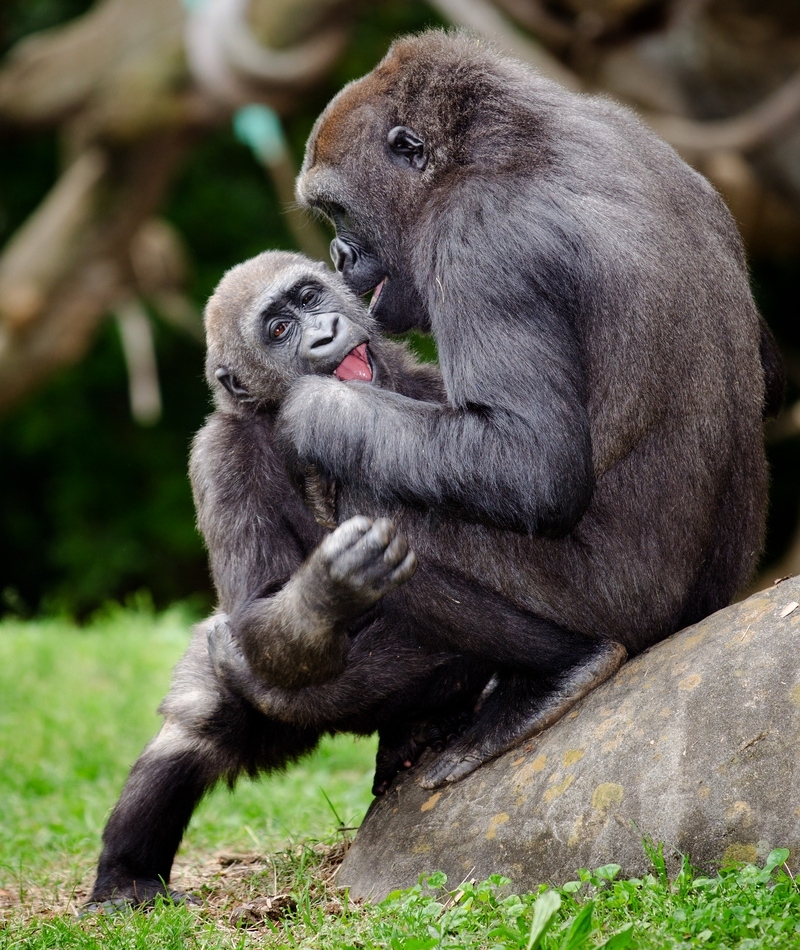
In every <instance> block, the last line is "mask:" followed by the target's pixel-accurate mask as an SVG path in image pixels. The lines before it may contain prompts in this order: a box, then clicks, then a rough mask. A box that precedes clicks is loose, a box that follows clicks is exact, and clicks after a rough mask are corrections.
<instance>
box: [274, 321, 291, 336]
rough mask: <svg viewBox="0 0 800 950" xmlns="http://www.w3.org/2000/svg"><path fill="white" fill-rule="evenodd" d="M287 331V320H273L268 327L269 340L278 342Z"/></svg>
mask: <svg viewBox="0 0 800 950" xmlns="http://www.w3.org/2000/svg"><path fill="white" fill-rule="evenodd" d="M288 329H289V321H288V320H275V321H274V322H273V323H270V325H269V338H270V339H271V340H279V339H280V338H281V337H282V336H284V334H285V333H286V331H287V330H288Z"/></svg>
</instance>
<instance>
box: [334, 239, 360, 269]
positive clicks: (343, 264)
mask: <svg viewBox="0 0 800 950" xmlns="http://www.w3.org/2000/svg"><path fill="white" fill-rule="evenodd" d="M331 260H332V261H333V265H334V267H335V268H336V270H338V271H339V273H340V274H345V275H346V274H347V273H348V272H349V271H351V270H352V269H353V267H354V266H355V263H356V252H355V251H354V250H353V248H352V247H351V246H350V245H349V244H348V243H347V241H343V240H342V239H341V238H340V237H335V238H334V239H333V240H332V241H331Z"/></svg>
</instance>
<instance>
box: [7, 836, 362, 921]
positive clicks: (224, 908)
mask: <svg viewBox="0 0 800 950" xmlns="http://www.w3.org/2000/svg"><path fill="white" fill-rule="evenodd" d="M349 847H350V841H349V839H348V840H341V841H338V842H336V843H335V844H326V843H322V842H318V843H315V844H301V845H297V846H296V847H293V848H289V849H287V850H285V851H281V852H278V853H276V854H263V853H259V852H244V853H231V852H218V853H214V854H203V853H198V852H195V853H192V854H187V855H184V856H181V857H179V858H178V859H177V860H176V862H175V866H174V868H173V873H172V880H171V886H172V887H174V888H176V889H178V890H180V891H183V892H184V893H186V894H189V895H191V896H192V898H194V899H195V900H196V901H197V903H198V906H199V907H200V908H201V909H202V910H203V911H204V912H205V913H207V914H209V915H210V916H212V917H216V918H218V919H220V920H223V921H226V922H228V923H229V924H231V925H233V926H239V927H241V926H244V927H248V928H249V927H259V926H260V925H261V924H263V923H264V922H266V921H278V920H280V919H281V918H283V917H284V916H286V915H287V914H291V913H292V911H293V910H294V909H295V907H296V906H297V895H298V894H299V893H303V894H308V896H309V897H311V898H312V899H313V900H314V901H315V902H317V901H320V902H324V903H325V907H326V912H328V913H332V914H335V913H338V912H340V911H341V909H342V904H341V902H340V900H339V896H338V892H337V889H336V887H335V885H334V877H335V875H336V871H337V869H338V867H339V865H340V864H341V862H342V859H343V858H344V855H345V853H346V851H347V849H348V848H349ZM93 875H94V870H93V869H92V871H91V872H89V873H88V874H86V875H85V880H84V879H81V880H78V881H77V882H76V872H75V869H74V867H73V868H71V869H69V870H67V869H65V871H64V874H63V875H58V873H57V871H53V872H51V875H50V878H51V880H50V881H49V882H48V883H45V884H35V885H33V884H32V885H25V886H21V887H19V888H0V920H8V919H10V918H12V917H13V918H15V919H17V920H20V919H21V920H25V919H30V918H32V917H45V918H47V917H58V916H62V915H64V914H79V913H80V911H81V908H82V906H83V905H84V903H85V902H86V901H87V900H88V898H89V893H90V891H91V885H92V880H93ZM59 877H60V881H59V880H58V878H59ZM63 882H67V883H66V884H65V883H63Z"/></svg>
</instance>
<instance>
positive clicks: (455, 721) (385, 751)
mask: <svg viewBox="0 0 800 950" xmlns="http://www.w3.org/2000/svg"><path fill="white" fill-rule="evenodd" d="M471 718H472V714H471V712H470V711H469V710H463V711H459V712H457V713H454V714H453V715H451V716H447V717H444V718H441V719H436V720H422V721H419V722H413V723H405V724H404V725H403V726H400V727H398V728H396V729H392V730H386V729H384V730H381V732H380V741H379V743H378V754H377V756H376V760H375V777H374V779H373V782H372V794H373V795H383V794H385V793H386V792H387V791H388V789H389V786H390V785H391V784H392V782H393V781H394V779H395V778H396V776H397V775H398V774H399V773H400V772H402V771H404V770H406V769H410V768H411V767H412V766H413V765H415V764H416V763H417V761H418V760H419V758H420V756H421V755H422V754H423V752H425V751H426V749H431V750H432V751H433V752H436V753H441V752H443V751H444V750H445V749H446V747H447V746H448V744H450V743H452V742H453V741H454V740H456V739H457V737H458V736H460V735H462V734H463V733H464V732H465V731H466V729H467V727H468V726H469V723H470V719H471Z"/></svg>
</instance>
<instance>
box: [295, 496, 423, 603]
mask: <svg viewBox="0 0 800 950" xmlns="http://www.w3.org/2000/svg"><path fill="white" fill-rule="evenodd" d="M308 566H309V567H310V568H313V569H315V570H316V571H317V572H318V577H317V579H316V581H317V584H316V588H317V597H318V598H319V599H320V600H321V601H322V607H323V609H324V608H325V607H330V608H331V609H333V610H334V611H336V610H341V609H342V606H343V605H344V604H351V605H357V606H358V607H359V608H360V609H359V610H358V613H362V612H363V611H364V610H366V609H367V608H368V607H371V606H372V605H373V604H374V603H377V602H378V601H379V600H380V599H381V598H382V597H383V596H384V595H385V594H388V593H389V591H390V590H393V589H394V588H395V587H397V586H398V585H399V584H402V583H404V582H405V581H407V580H408V579H409V578H410V577H411V576H412V575H413V573H414V571H415V570H416V569H417V558H416V555H415V554H414V552H413V551H412V550H410V548H409V547H408V542H407V541H406V539H405V537H404V536H403V535H402V534H399V533H398V531H397V529H396V528H395V526H394V524H393V523H392V522H391V521H390V520H389V519H388V518H377V519H376V520H374V521H373V520H372V519H371V518H366V517H364V516H361V515H358V516H356V517H355V518H350V519H349V520H348V521H345V522H344V524H342V525H340V526H339V527H338V528H337V529H336V530H335V531H334V532H333V533H332V534H330V535H328V537H327V538H325V540H324V541H323V542H322V543H321V544H320V545H319V547H318V548H317V549H316V551H315V552H314V553H313V554H312V555H311V557H310V558H309V562H308ZM323 578H324V579H325V580H324V583H321V581H322V580H323ZM329 598H330V599H332V601H333V602H332V603H330V601H329Z"/></svg>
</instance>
